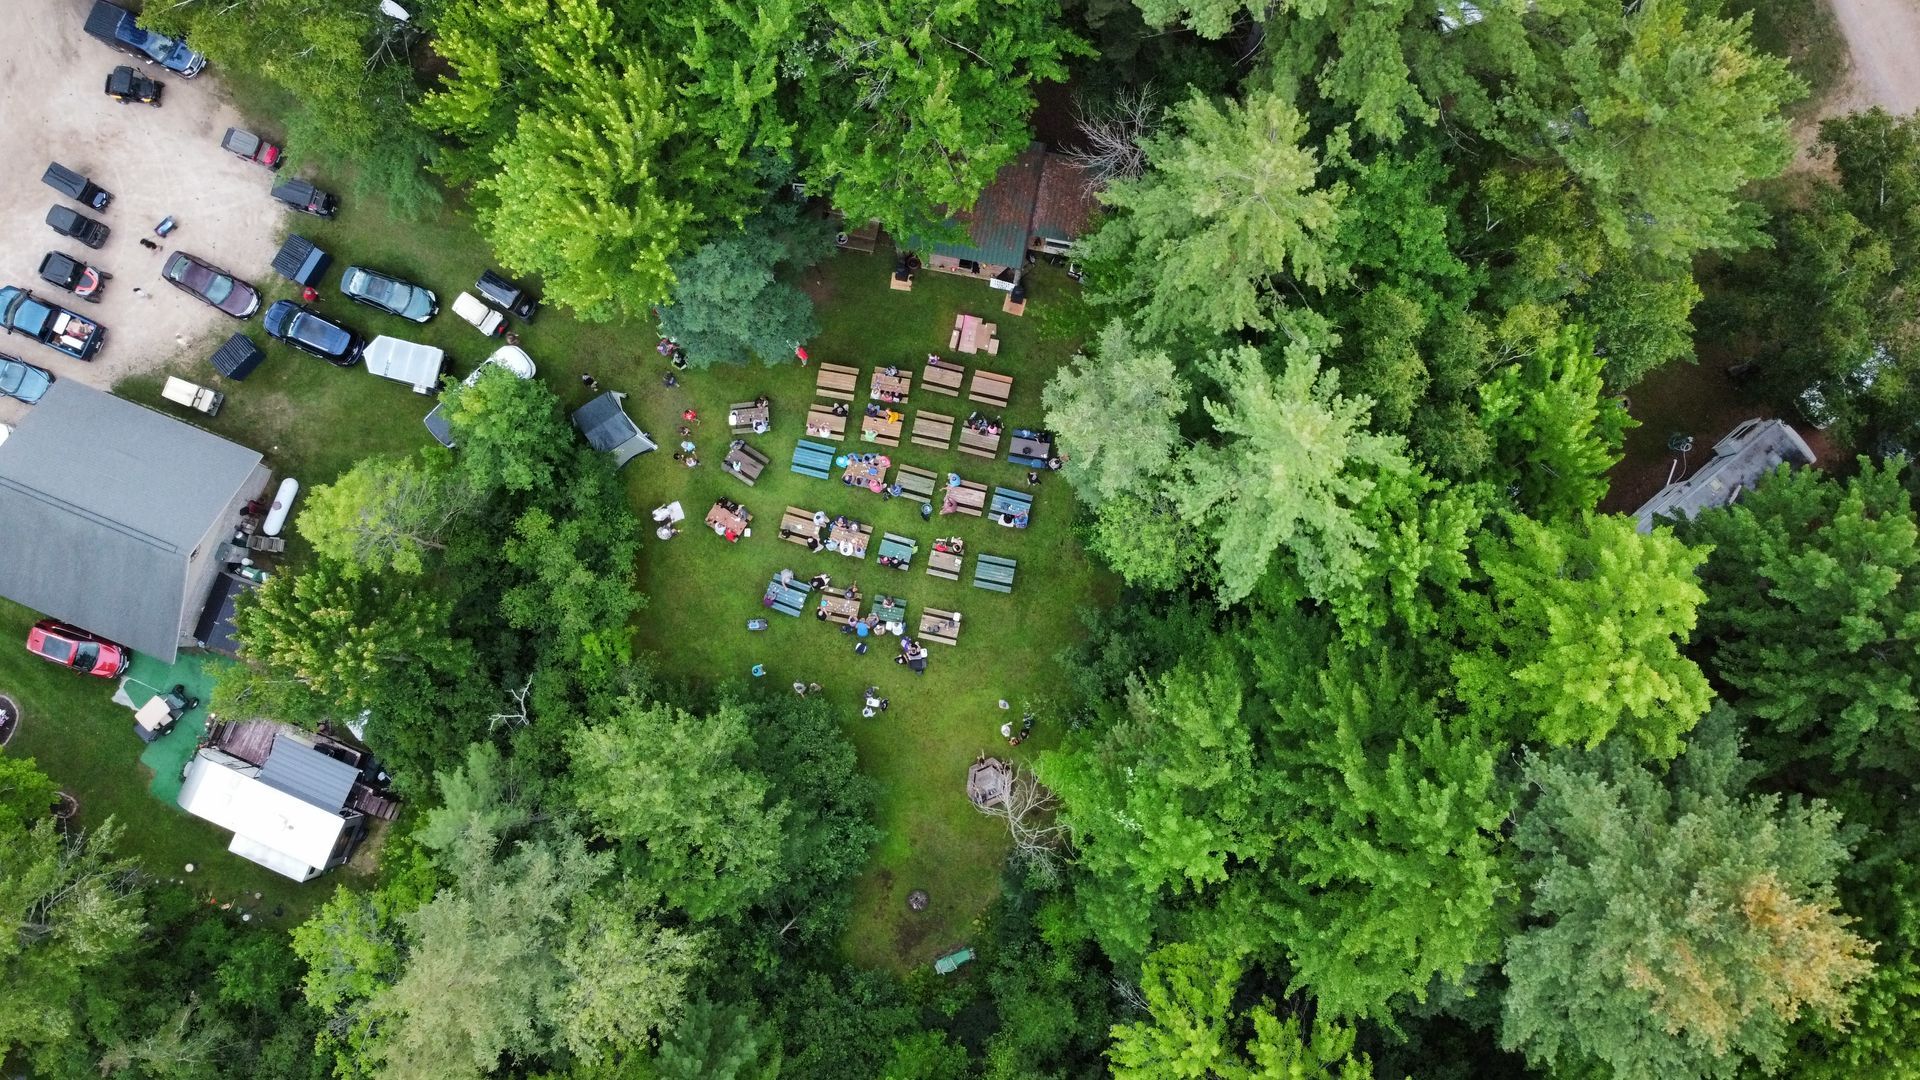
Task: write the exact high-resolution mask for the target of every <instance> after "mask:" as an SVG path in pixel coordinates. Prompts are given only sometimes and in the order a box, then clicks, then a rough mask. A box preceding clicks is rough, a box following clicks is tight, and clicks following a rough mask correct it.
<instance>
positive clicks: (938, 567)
mask: <svg viewBox="0 0 1920 1080" xmlns="http://www.w3.org/2000/svg"><path fill="white" fill-rule="evenodd" d="M964 558H965V556H963V555H961V554H960V553H959V552H957V551H941V550H940V549H939V548H938V547H937V546H936V547H935V548H934V549H933V550H932V551H929V552H928V553H927V573H929V574H932V575H933V576H934V577H941V578H946V579H947V580H948V581H959V580H960V562H961V560H962V559H964Z"/></svg>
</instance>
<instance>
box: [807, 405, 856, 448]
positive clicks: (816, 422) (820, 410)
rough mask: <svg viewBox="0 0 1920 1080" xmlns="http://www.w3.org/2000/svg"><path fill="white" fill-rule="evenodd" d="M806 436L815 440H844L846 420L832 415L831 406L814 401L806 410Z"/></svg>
mask: <svg viewBox="0 0 1920 1080" xmlns="http://www.w3.org/2000/svg"><path fill="white" fill-rule="evenodd" d="M807 434H808V435H809V436H811V437H813V438H816V439H844V438H846V437H847V418H846V417H844V416H836V415H834V412H833V407H832V406H830V405H822V404H820V403H819V402H817V401H816V402H814V403H813V406H812V407H811V408H809V409H808V410H807Z"/></svg>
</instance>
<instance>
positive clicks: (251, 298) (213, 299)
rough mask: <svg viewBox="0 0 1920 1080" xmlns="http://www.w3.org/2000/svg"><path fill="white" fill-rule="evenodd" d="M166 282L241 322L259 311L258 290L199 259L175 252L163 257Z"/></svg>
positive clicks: (163, 273)
mask: <svg viewBox="0 0 1920 1080" xmlns="http://www.w3.org/2000/svg"><path fill="white" fill-rule="evenodd" d="M160 276H161V277H163V278H166V279H167V283H168V284H170V285H172V286H173V287H174V288H176V289H179V290H180V291H181V292H183V293H186V294H187V295H189V296H193V297H197V298H199V299H200V300H202V301H204V302H205V303H207V304H208V305H210V306H212V307H215V308H218V309H220V310H221V311H224V312H226V313H227V314H229V315H231V316H233V317H234V318H236V319H244V318H247V317H248V316H250V315H252V314H253V313H254V312H256V311H259V310H260V291H259V290H258V289H255V288H254V287H253V286H252V285H250V284H248V283H247V282H244V281H241V280H240V279H239V278H237V277H234V276H233V275H232V274H229V273H227V272H226V271H225V270H222V269H220V268H219V267H217V266H215V265H213V264H212V263H210V262H208V261H206V260H205V259H202V258H201V257H200V256H198V255H189V254H187V253H186V252H184V251H176V252H174V253H173V254H171V255H169V256H167V262H166V265H165V267H164V268H162V269H161V271H160Z"/></svg>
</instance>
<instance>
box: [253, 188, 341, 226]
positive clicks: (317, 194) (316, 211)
mask: <svg viewBox="0 0 1920 1080" xmlns="http://www.w3.org/2000/svg"><path fill="white" fill-rule="evenodd" d="M267 194H269V195H272V196H273V197H274V198H275V199H278V200H279V201H281V202H283V203H286V204H287V205H288V206H291V207H293V208H294V209H295V210H298V211H300V212H301V213H303V214H312V215H313V216H314V217H322V218H330V217H332V216H333V215H334V213H335V212H337V211H338V210H339V209H340V200H339V199H336V198H334V197H333V195H332V194H331V193H329V192H325V191H322V190H320V189H319V188H317V187H314V186H313V184H312V183H311V182H310V181H306V180H288V181H286V182H284V183H280V184H276V185H274V188H273V190H272V191H270V192H268V193H267Z"/></svg>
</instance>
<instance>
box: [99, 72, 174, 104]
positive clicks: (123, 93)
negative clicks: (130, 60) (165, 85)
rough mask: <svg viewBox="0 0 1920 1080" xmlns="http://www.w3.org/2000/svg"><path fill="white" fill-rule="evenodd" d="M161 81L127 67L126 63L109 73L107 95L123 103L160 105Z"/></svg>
mask: <svg viewBox="0 0 1920 1080" xmlns="http://www.w3.org/2000/svg"><path fill="white" fill-rule="evenodd" d="M161 89H162V88H161V86H160V83H159V82H158V81H156V80H154V79H149V78H147V77H146V76H145V75H142V74H140V73H139V72H137V71H135V70H133V69H132V68H130V67H127V66H126V65H125V64H122V65H120V66H119V67H117V68H114V69H113V71H112V72H111V73H109V74H108V75H107V96H108V97H110V98H112V99H113V100H115V101H117V102H119V103H120V104H122V105H132V104H135V103H138V104H141V105H151V106H153V107H154V108H156V109H157V108H159V107H160V91H161Z"/></svg>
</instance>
